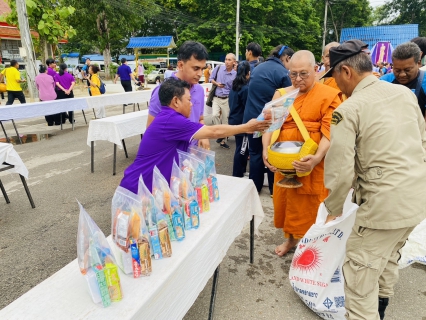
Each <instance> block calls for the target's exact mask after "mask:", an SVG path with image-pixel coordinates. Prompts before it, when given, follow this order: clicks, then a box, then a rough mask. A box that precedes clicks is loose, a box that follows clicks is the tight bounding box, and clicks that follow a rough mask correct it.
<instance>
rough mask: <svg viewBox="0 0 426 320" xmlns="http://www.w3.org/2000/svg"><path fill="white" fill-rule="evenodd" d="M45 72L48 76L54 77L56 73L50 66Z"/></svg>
mask: <svg viewBox="0 0 426 320" xmlns="http://www.w3.org/2000/svg"><path fill="white" fill-rule="evenodd" d="M47 74H48V75H49V76H51V77H52V78H55V76H56V75H57V74H58V73H57V72H56V71H55V70H53V69H52V68H50V67H48V68H47Z"/></svg>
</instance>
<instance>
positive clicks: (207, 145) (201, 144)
mask: <svg viewBox="0 0 426 320" xmlns="http://www.w3.org/2000/svg"><path fill="white" fill-rule="evenodd" d="M199 122H200V123H201V124H204V116H203V115H201V116H200V121H199ZM198 146H199V147H201V148H203V149H207V150H210V140H209V139H201V140H199V141H198Z"/></svg>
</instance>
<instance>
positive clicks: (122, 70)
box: [117, 63, 132, 81]
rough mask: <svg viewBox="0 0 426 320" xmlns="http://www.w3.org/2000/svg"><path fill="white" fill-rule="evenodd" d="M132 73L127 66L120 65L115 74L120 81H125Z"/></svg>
mask: <svg viewBox="0 0 426 320" xmlns="http://www.w3.org/2000/svg"><path fill="white" fill-rule="evenodd" d="M131 73H132V69H130V67H129V66H128V65H127V64H124V63H123V64H122V65H121V66H119V67H118V69H117V74H118V76H119V77H120V80H121V81H127V80H130V79H131V77H130V74H131Z"/></svg>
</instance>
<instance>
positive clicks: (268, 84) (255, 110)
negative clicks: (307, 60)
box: [243, 57, 291, 123]
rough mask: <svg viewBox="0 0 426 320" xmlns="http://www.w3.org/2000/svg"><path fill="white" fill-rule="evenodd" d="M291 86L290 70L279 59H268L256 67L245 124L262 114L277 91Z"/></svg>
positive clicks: (249, 90)
mask: <svg viewBox="0 0 426 320" xmlns="http://www.w3.org/2000/svg"><path fill="white" fill-rule="evenodd" d="M289 86H291V81H290V77H289V76H288V70H287V69H286V68H285V67H284V65H283V64H282V62H281V60H280V59H278V58H275V57H274V58H268V59H267V60H266V61H265V62H264V63H261V64H259V65H258V66H257V67H256V70H255V72H253V74H252V76H251V77H250V82H249V88H248V96H247V103H246V108H245V110H244V118H243V123H246V122H248V121H250V120H251V119H253V118H257V116H258V115H259V114H260V113H261V112H262V109H263V107H264V106H265V104H266V103H267V102H269V101H271V100H272V97H273V96H274V94H275V91H276V90H277V89H280V88H285V87H289Z"/></svg>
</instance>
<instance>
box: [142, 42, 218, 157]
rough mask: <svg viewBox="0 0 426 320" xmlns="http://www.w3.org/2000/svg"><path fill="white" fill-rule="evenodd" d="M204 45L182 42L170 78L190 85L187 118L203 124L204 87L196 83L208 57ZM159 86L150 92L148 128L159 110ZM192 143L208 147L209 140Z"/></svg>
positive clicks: (192, 142) (193, 141)
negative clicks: (189, 106)
mask: <svg viewBox="0 0 426 320" xmlns="http://www.w3.org/2000/svg"><path fill="white" fill-rule="evenodd" d="M208 57H209V56H208V53H207V49H206V47H204V46H203V45H202V44H201V43H199V42H195V41H186V42H184V43H183V44H182V45H181V46H180V48H179V50H178V53H177V60H178V63H177V70H178V71H177V72H176V73H173V74H172V76H171V77H170V78H175V79H180V80H184V81H186V82H188V83H189V84H190V85H191V88H190V89H189V92H190V94H191V102H192V109H191V114H190V116H189V120H191V121H192V122H195V123H201V124H204V89H203V87H202V86H201V85H199V84H198V81H199V80H200V78H201V76H202V74H203V68H204V67H205V65H206V60H207V59H208ZM160 87H161V86H158V87H156V88H155V89H154V90H153V91H152V94H151V101H150V102H149V113H148V121H147V124H146V127H147V128H148V127H149V125H150V124H151V122H152V121H153V120H154V119H155V117H156V116H157V115H158V114H159V113H160V112H161V106H162V105H161V102H160V98H159V96H158V92H159V89H160ZM191 144H192V145H199V146H200V147H202V148H205V149H209V148H210V142H209V140H208V139H203V140H200V141H198V140H196V139H194V140H192V141H191Z"/></svg>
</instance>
